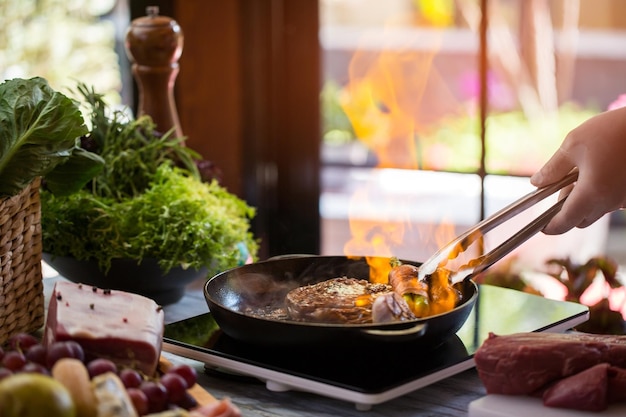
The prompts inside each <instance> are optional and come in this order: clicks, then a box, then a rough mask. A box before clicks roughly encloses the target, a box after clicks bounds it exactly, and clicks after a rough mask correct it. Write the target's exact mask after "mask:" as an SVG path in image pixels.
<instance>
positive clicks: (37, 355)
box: [25, 345, 47, 366]
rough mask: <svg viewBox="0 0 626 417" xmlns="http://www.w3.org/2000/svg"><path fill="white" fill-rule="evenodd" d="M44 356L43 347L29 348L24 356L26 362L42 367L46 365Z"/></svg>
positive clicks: (44, 349)
mask: <svg viewBox="0 0 626 417" xmlns="http://www.w3.org/2000/svg"><path fill="white" fill-rule="evenodd" d="M46 355H47V350H46V347H45V346H44V345H34V346H31V347H30V348H29V349H28V350H27V351H26V354H25V356H26V359H27V360H29V361H31V362H34V363H38V364H40V365H44V366H45V365H46Z"/></svg>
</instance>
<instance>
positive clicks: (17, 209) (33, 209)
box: [0, 179, 45, 344]
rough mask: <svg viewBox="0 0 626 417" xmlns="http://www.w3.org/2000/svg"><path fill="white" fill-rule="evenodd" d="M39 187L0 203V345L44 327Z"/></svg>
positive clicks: (34, 186)
mask: <svg viewBox="0 0 626 417" xmlns="http://www.w3.org/2000/svg"><path fill="white" fill-rule="evenodd" d="M39 184H40V180H39V179H37V180H35V181H33V182H32V183H31V184H30V185H29V186H28V187H26V188H25V189H24V190H23V191H22V192H21V193H20V194H18V195H16V196H13V197H10V198H5V199H3V200H0V344H3V343H4V342H5V341H6V340H7V339H8V338H9V337H11V336H12V335H14V334H17V333H20V332H33V331H35V330H38V329H40V328H41V327H42V326H43V323H44V315H45V313H44V295H43V280H42V274H41V253H42V243H41V202H40V200H39Z"/></svg>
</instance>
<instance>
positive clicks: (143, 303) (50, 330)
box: [44, 281, 164, 375]
mask: <svg viewBox="0 0 626 417" xmlns="http://www.w3.org/2000/svg"><path fill="white" fill-rule="evenodd" d="M163 329H164V314H163V310H162V309H161V307H160V306H159V305H158V304H156V303H155V302H154V301H153V300H152V299H150V298H147V297H144V296H141V295H137V294H133V293H129V292H125V291H117V290H106V289H100V288H96V287H93V286H90V285H84V284H76V283H73V282H67V281H58V282H56V283H55V286H54V290H53V292H52V296H51V297H50V303H49V305H48V316H47V318H46V326H45V331H44V342H45V344H46V345H48V346H50V345H51V344H52V343H54V342H55V341H63V340H74V341H76V342H78V343H79V344H80V345H81V346H82V347H83V350H84V351H85V359H87V360H90V359H95V358H107V359H110V360H112V361H113V362H115V363H117V364H118V365H122V366H130V367H133V368H135V369H138V370H140V371H142V372H143V373H144V374H146V375H154V374H155V372H156V369H157V364H158V361H159V356H160V354H161V346H162V343H163Z"/></svg>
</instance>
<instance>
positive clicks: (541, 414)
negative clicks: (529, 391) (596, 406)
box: [468, 394, 626, 417]
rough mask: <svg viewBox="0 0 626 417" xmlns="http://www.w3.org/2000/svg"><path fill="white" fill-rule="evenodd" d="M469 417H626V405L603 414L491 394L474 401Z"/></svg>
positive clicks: (617, 405)
mask: <svg viewBox="0 0 626 417" xmlns="http://www.w3.org/2000/svg"><path fill="white" fill-rule="evenodd" d="M468 416H469V417H529V416H532V417H583V416H584V417H590V416H602V417H606V416H626V404H614V405H612V406H611V407H609V409H608V410H606V411H603V412H601V413H591V412H589V411H575V410H566V409H564V408H550V407H544V406H543V402H542V401H541V398H533V397H526V396H512V395H495V394H490V395H487V396H485V397H482V398H479V399H477V400H474V401H472V402H471V403H470V405H469V409H468Z"/></svg>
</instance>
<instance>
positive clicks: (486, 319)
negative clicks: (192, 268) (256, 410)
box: [163, 285, 588, 408]
mask: <svg viewBox="0 0 626 417" xmlns="http://www.w3.org/2000/svg"><path fill="white" fill-rule="evenodd" d="M587 317H588V309H587V307H586V306H583V305H580V304H576V303H570V302H563V301H555V300H550V299H547V298H544V297H540V296H536V295H531V294H526V293H523V292H520V291H514V290H510V289H505V288H500V287H493V286H487V285H483V286H481V287H480V290H479V296H478V300H477V302H476V305H475V306H474V309H473V311H472V313H471V314H470V316H469V318H468V319H467V321H466V322H465V324H464V325H463V327H462V328H461V329H460V330H459V331H458V332H457V333H456V335H452V336H451V337H450V338H449V339H447V340H446V341H445V342H443V343H441V344H439V345H437V346H423V345H422V344H420V343H419V340H413V341H410V342H381V341H372V342H371V343H370V342H368V343H362V342H360V343H358V344H356V343H355V344H354V346H345V345H343V346H331V345H322V346H314V347H313V346H312V347H298V348H294V347H289V348H273V347H265V346H257V345H250V344H247V343H244V342H240V341H238V340H235V339H233V338H231V337H229V336H228V335H226V334H224V333H222V332H221V331H220V329H219V326H218V325H217V323H216V322H215V320H214V319H213V316H212V315H211V313H206V314H202V315H200V316H196V317H193V318H190V319H187V320H183V321H180V322H176V323H172V324H168V325H167V326H166V327H165V335H164V347H163V349H164V350H165V351H167V352H171V353H174V354H178V355H181V356H184V357H189V358H192V359H196V360H199V361H201V362H204V363H205V364H206V366H207V368H211V369H221V370H226V371H228V372H233V373H238V374H242V375H246V376H251V377H255V378H258V379H259V380H261V381H264V382H265V383H266V386H267V388H268V389H272V390H280V391H284V390H289V389H294V390H301V391H310V392H314V393H317V394H320V395H325V396H330V397H333V398H339V399H344V400H347V401H354V402H355V403H357V406H359V404H360V405H362V406H363V407H365V408H367V406H368V405H370V404H377V403H381V402H384V401H387V400H390V399H392V398H395V397H398V396H400V395H403V394H406V393H408V392H411V391H414V390H416V389H419V388H421V387H424V386H426V385H429V384H432V383H434V382H436V381H439V380H441V379H443V378H446V377H449V376H452V375H455V374H457V373H459V372H461V371H463V370H466V369H469V368H471V367H473V366H474V363H473V355H474V353H475V352H476V349H478V347H479V346H480V344H481V343H482V341H483V340H484V339H485V338H486V337H487V336H488V334H489V333H490V332H494V333H496V334H511V333H517V332H530V331H538V332H542V331H552V332H562V331H565V330H567V329H570V328H572V327H573V326H575V325H577V324H580V323H582V322H584V321H586V320H587Z"/></svg>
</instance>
